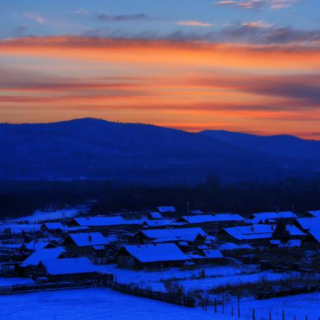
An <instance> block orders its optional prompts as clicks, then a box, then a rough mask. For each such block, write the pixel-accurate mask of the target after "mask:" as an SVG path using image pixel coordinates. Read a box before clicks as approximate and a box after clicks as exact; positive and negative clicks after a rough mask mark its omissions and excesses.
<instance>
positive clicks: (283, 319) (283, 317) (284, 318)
mask: <svg viewBox="0 0 320 320" xmlns="http://www.w3.org/2000/svg"><path fill="white" fill-rule="evenodd" d="M282 320H286V315H285V313H284V310H282Z"/></svg>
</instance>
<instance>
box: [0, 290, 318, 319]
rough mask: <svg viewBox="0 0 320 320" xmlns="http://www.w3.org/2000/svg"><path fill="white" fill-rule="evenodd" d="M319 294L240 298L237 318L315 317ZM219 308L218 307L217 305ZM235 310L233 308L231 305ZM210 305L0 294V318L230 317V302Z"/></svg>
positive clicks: (84, 294) (111, 295)
mask: <svg viewBox="0 0 320 320" xmlns="http://www.w3.org/2000/svg"><path fill="white" fill-rule="evenodd" d="M319 305H320V293H316V294H309V295H299V296H293V297H287V298H279V299H271V300H263V301H255V300H245V301H241V318H240V319H252V308H255V313H256V318H255V319H256V320H262V319H263V320H267V319H269V311H270V310H271V311H272V319H273V320H282V310H284V311H285V315H286V319H288V320H291V319H292V320H293V319H294V316H295V315H296V319H297V320H305V316H306V315H308V320H318V319H319V316H320V309H319ZM219 308H220V307H219ZM235 310H236V308H235ZM218 311H219V312H218V313H217V314H215V313H214V310H213V307H209V309H208V311H207V312H205V311H202V310H201V308H197V309H189V308H185V307H179V306H175V305H171V304H167V303H162V302H158V301H154V300H149V299H143V298H138V297H133V296H129V295H124V294H121V293H117V292H114V291H111V290H109V289H87V290H71V291H55V292H40V293H31V294H25V295H15V296H2V297H0V319H6V320H31V319H48V320H93V319H94V320H100V319H112V320H135V319H139V320H149V319H150V320H169V319H170V320H172V319H174V320H188V319H190V320H209V319H210V320H220V319H223V320H224V319H225V320H231V319H235V318H237V317H236V316H234V317H231V304H227V305H226V306H225V314H224V315H223V314H222V313H221V309H218Z"/></svg>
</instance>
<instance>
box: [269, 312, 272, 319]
mask: <svg viewBox="0 0 320 320" xmlns="http://www.w3.org/2000/svg"><path fill="white" fill-rule="evenodd" d="M269 320H272V314H271V310H270V311H269Z"/></svg>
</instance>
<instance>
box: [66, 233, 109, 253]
mask: <svg viewBox="0 0 320 320" xmlns="http://www.w3.org/2000/svg"><path fill="white" fill-rule="evenodd" d="M107 243H108V242H107V240H106V238H105V237H104V236H103V235H102V234H101V233H100V232H89V233H72V234H69V235H68V236H67V238H66V239H65V240H64V241H63V242H62V245H63V246H64V247H65V248H66V249H67V251H68V252H73V253H77V254H80V255H85V256H90V257H93V256H99V257H102V256H104V255H105V246H106V245H107Z"/></svg>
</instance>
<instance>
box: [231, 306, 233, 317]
mask: <svg viewBox="0 0 320 320" xmlns="http://www.w3.org/2000/svg"><path fill="white" fill-rule="evenodd" d="M231 315H232V316H233V306H232V308H231Z"/></svg>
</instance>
